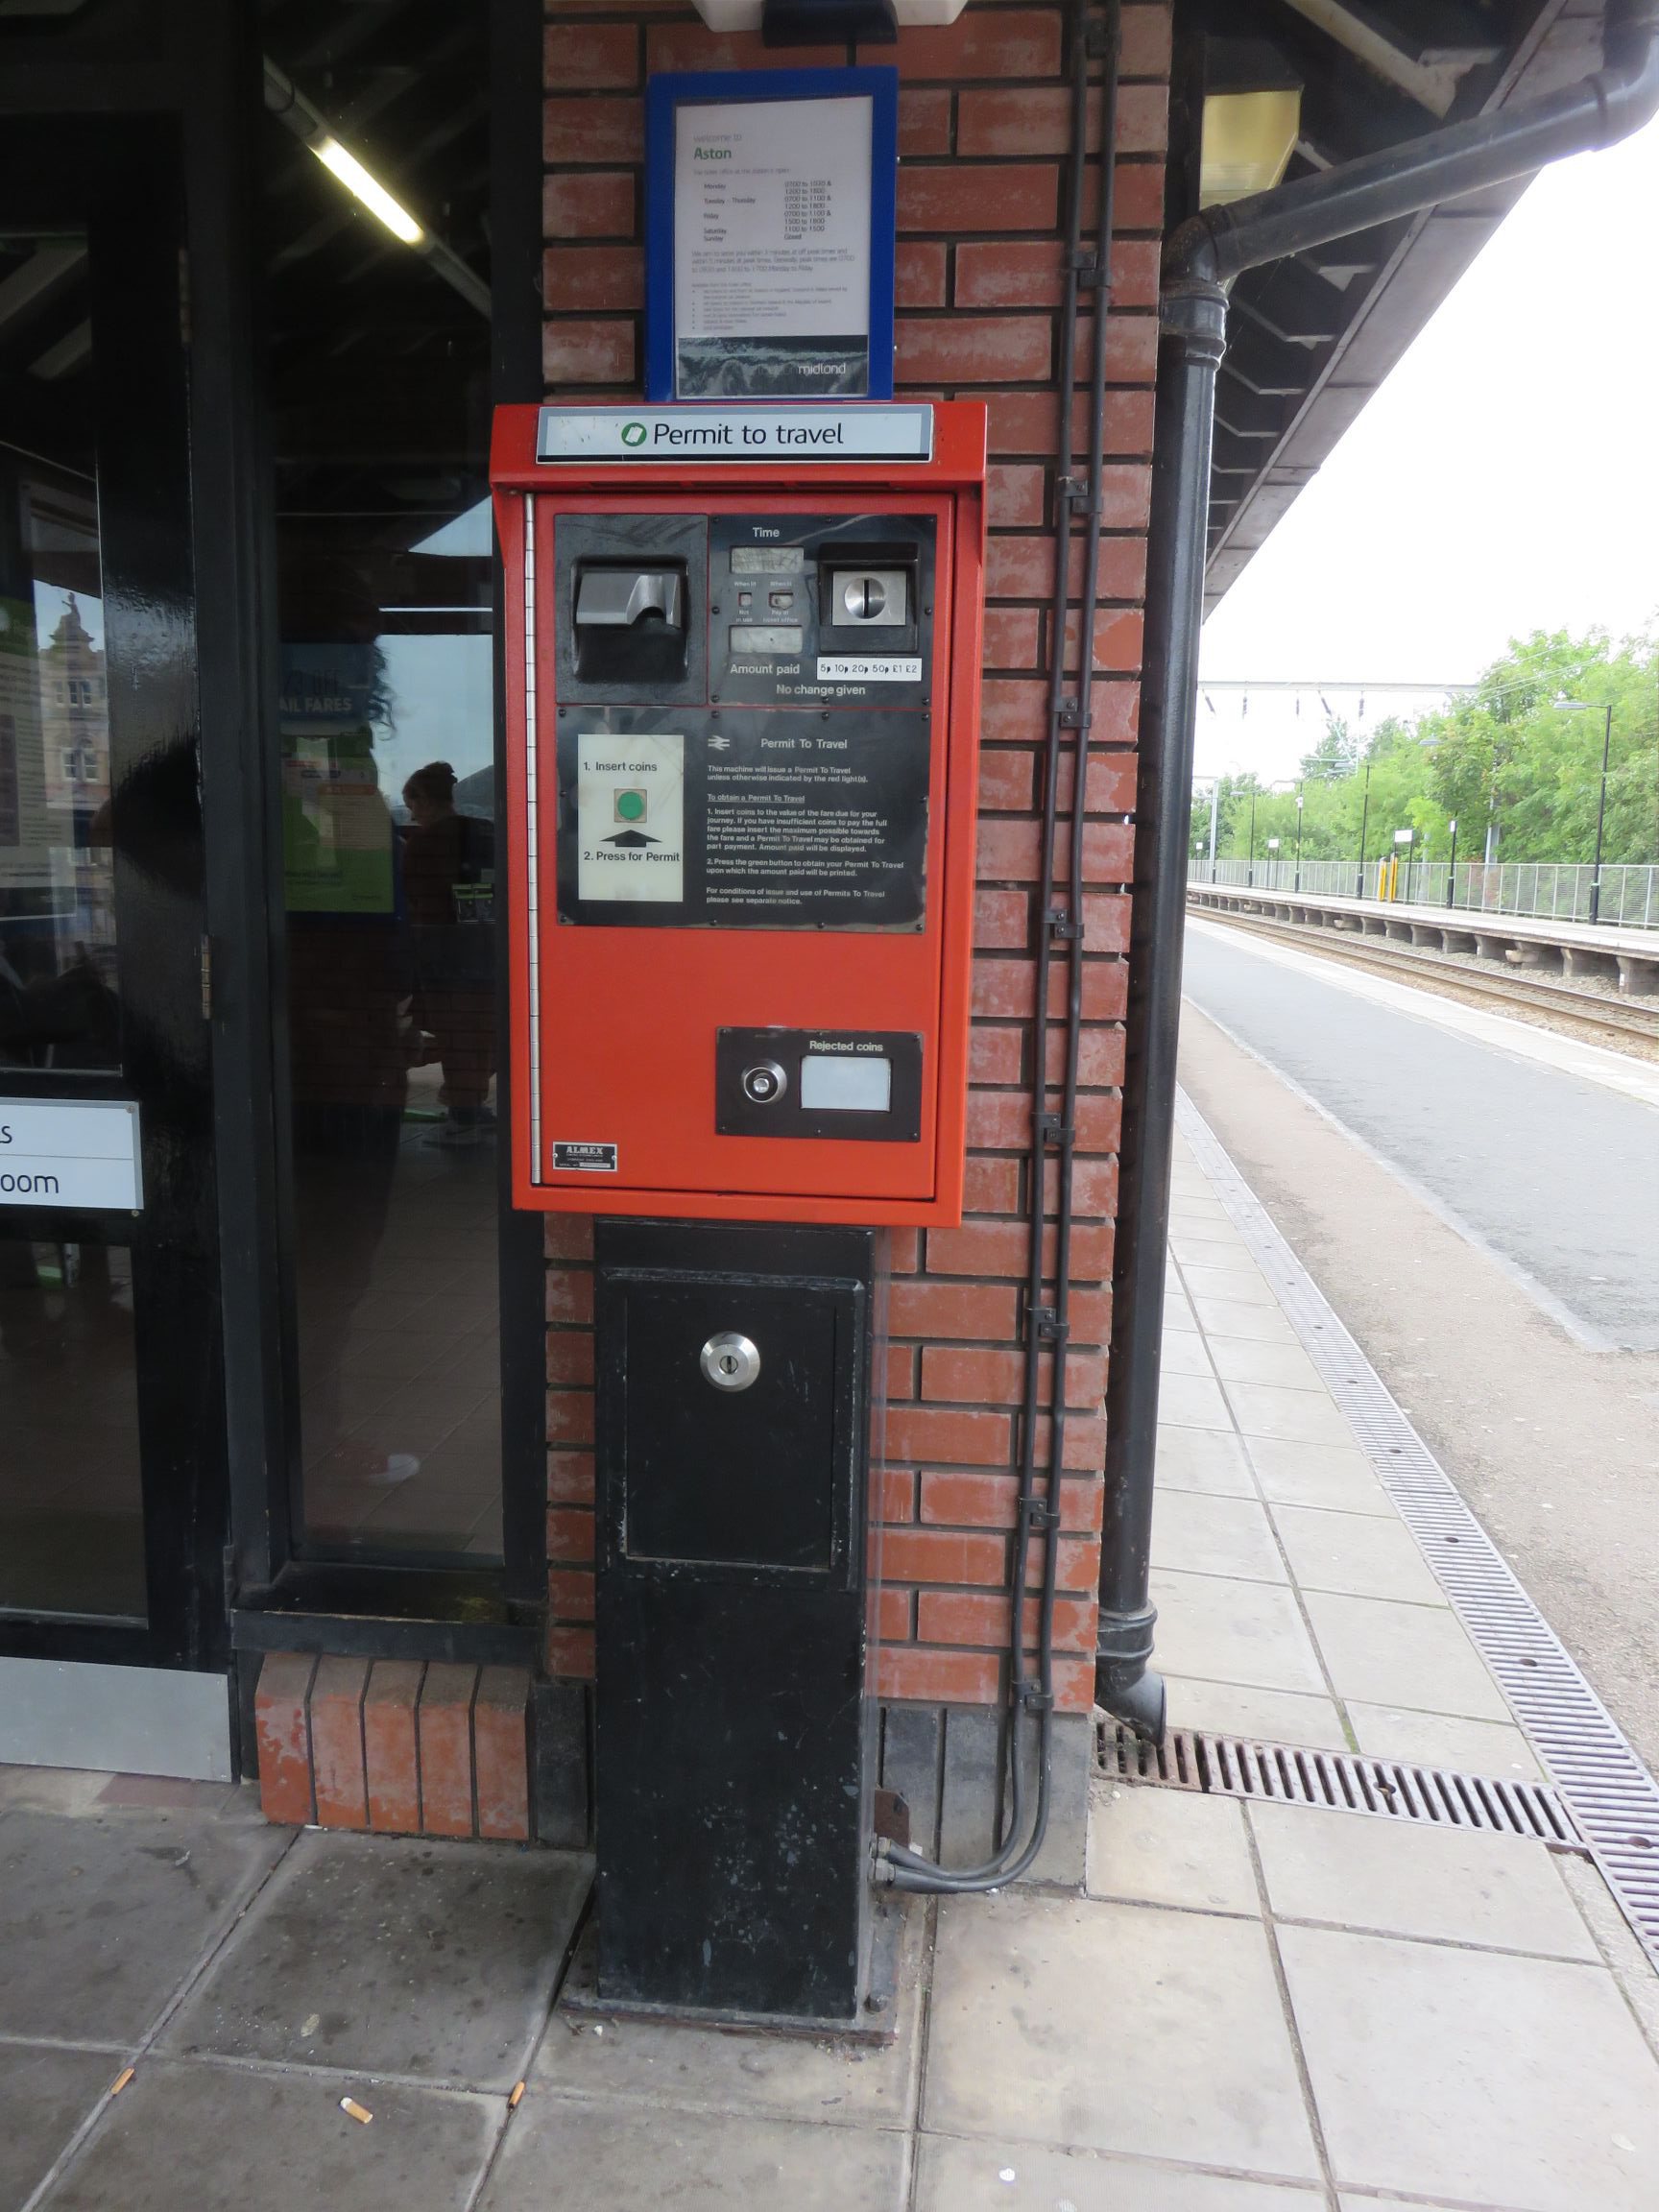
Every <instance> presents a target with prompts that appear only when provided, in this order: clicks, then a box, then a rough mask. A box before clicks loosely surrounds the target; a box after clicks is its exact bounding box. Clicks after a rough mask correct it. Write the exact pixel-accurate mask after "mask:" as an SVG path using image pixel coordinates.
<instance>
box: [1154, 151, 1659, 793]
mask: <svg viewBox="0 0 1659 2212" xmlns="http://www.w3.org/2000/svg"><path fill="white" fill-rule="evenodd" d="M1655 209H1659V124H1653V125H1650V126H1649V127H1648V128H1647V130H1646V131H1644V132H1641V133H1640V134H1639V135H1638V136H1636V137H1634V138H1631V139H1629V140H1627V141H1626V142H1625V143H1624V144H1623V145H1622V146H1616V147H1613V148H1611V149H1609V150H1608V151H1607V152H1606V153H1602V154H1585V155H1580V156H1577V157H1575V159H1573V160H1571V161H1561V162H1557V163H1555V164H1554V165H1553V166H1552V167H1551V168H1549V169H1547V170H1545V171H1544V172H1543V174H1542V175H1541V176H1540V177H1539V178H1538V179H1537V180H1535V181H1534V182H1533V183H1532V184H1531V185H1530V186H1529V188H1528V189H1527V192H1526V194H1525V195H1524V197H1523V198H1522V200H1521V201H1520V203H1519V204H1518V205H1517V206H1516V207H1515V209H1514V211H1513V212H1512V213H1511V214H1510V216H1509V217H1508V219H1507V221H1506V222H1504V223H1503V225H1502V226H1501V227H1500V228H1499V229H1498V231H1497V232H1496V234H1495V235H1494V237H1493V238H1492V240H1491V242H1490V244H1489V245H1488V246H1487V247H1486V249H1485V251H1484V252H1482V253H1481V254H1480V255H1479V258H1478V259H1477V260H1476V262H1475V263H1474V265H1473V266H1472V267H1471V268H1470V270H1469V271H1468V273H1467V274H1466V275H1465V276H1464V277H1463V279H1462V281H1461V282H1460V283H1459V284H1458V285H1457V286H1456V287H1455V290H1454V291H1453V292H1452V293H1450V294H1449V295H1448V297H1447V299H1446V300H1445V301H1443V302H1442V304H1441V306H1440V308H1439V310H1438V311H1437V312H1436V314H1435V315H1434V317H1433V319H1432V320H1431V322H1430V324H1429V325H1428V326H1427V328H1426V329H1425V330H1424V331H1423V332H1422V334H1421V336H1420V337H1419V338H1418V340H1417V342H1416V344H1415V345H1414V346H1413V347H1412V348H1411V349H1410V350H1409V352H1407V354H1406V356H1405V358H1404V359H1403V360H1402V361H1401V362H1400V364H1399V366H1398V367H1397V368H1396V369H1395V370H1394V372H1393V373H1392V375H1390V377H1389V378H1388V380H1387V382H1386V383H1385V384H1384V385H1383V388H1382V390H1381V391H1380V392H1378V393H1377V395H1376V397H1374V398H1373V399H1372V401H1371V403H1370V405H1369V406H1368V407H1367V408H1366V409H1365V412H1364V413H1363V414H1362V415H1361V416H1360V417H1359V419H1358V422H1356V424H1355V425H1354V427H1353V429H1351V430H1350V431H1349V433H1348V435H1347V437H1346V438H1345V439H1344V440H1343V441H1342V443H1341V445H1339V446H1338V447H1337V448H1336V450H1335V452H1334V454H1333V455H1332V457H1331V458H1330V460H1329V461H1327V462H1326V464H1325V467H1324V468H1323V469H1321V471H1320V472H1319V474H1318V475H1317V476H1316V477H1315V478H1314V480H1313V482H1312V483H1311V484H1310V486H1309V487H1308V489H1307V491H1305V492H1304V493H1303V494H1302V496H1301V497H1300V499H1298V500H1297V502H1296V504H1295V506H1294V507H1292V508H1291V510H1290V512H1289V514H1288V515H1287V516H1286V518H1285V519H1284V521H1283V522H1281V523H1280V525H1279V527H1278V529H1277V530H1276V531H1275V532H1274V534H1273V536H1272V537H1271V538H1270V539H1269V540H1268V541H1267V543H1266V545H1265V546H1264V547H1263V548H1262V551H1261V552H1260V553H1258V554H1257V556H1256V558H1255V559H1254V560H1253V561H1252V562H1251V564H1250V565H1249V566H1248V567H1247V568H1246V569H1245V571H1244V573H1243V575H1242V576H1241V577H1240V578H1239V579H1238V583H1236V584H1235V585H1234V586H1233V588H1232V589H1231V590H1230V591H1229V592H1228V594H1227V596H1226V598H1225V599H1224V600H1223V601H1222V602H1221V605H1220V606H1219V607H1218V608H1217V609H1216V611H1215V613H1214V614H1213V615H1212V616H1211V618H1210V621H1209V623H1208V624H1207V625H1206V628H1205V632H1204V653H1203V661H1202V667H1203V673H1204V675H1205V676H1207V677H1210V678H1213V679H1228V678H1234V679H1238V678H1244V679H1249V678H1254V679H1257V680H1261V679H1262V678H1268V677H1274V678H1282V679H1295V680H1298V681H1300V680H1303V679H1307V678H1313V677H1322V678H1334V679H1341V678H1354V679H1359V678H1365V679H1369V680H1370V689H1369V692H1368V696H1367V699H1366V708H1365V714H1364V718H1363V719H1364V726H1366V727H1374V726H1375V724H1376V722H1377V721H1378V719H1379V718H1380V717H1381V716H1382V715H1383V714H1385V713H1387V712H1389V711H1391V710H1398V709H1400V708H1401V707H1402V706H1403V705H1409V704H1423V702H1420V701H1419V702H1407V701H1404V700H1402V699H1401V698H1400V697H1396V698H1394V699H1392V700H1390V699H1389V698H1387V697H1386V696H1385V695H1380V694H1379V692H1378V690H1377V683H1378V680H1379V679H1386V678H1392V679H1394V680H1395V681H1397V682H1399V681H1415V682H1422V683H1442V682H1452V681H1467V680H1469V679H1471V678H1473V677H1475V676H1477V675H1479V672H1480V670H1481V669H1482V668H1483V667H1484V666H1485V665H1486V664H1487V663H1488V662H1489V661H1494V660H1496V659H1497V658H1498V656H1499V655H1500V654H1501V653H1502V652H1503V648H1504V646H1505V644H1506V643H1507V642H1508V640H1509V638H1510V637H1516V636H1524V635H1525V634H1526V633H1527V631H1529V630H1533V629H1561V628H1567V629H1572V630H1583V629H1587V628H1588V627H1589V626H1590V625H1591V624H1593V623H1600V624H1601V625H1603V626H1604V627H1605V628H1607V629H1608V630H1610V631H1612V632H1613V633H1614V635H1615V636H1618V635H1620V634H1622V633H1623V632H1626V631H1630V630H1635V629H1639V628H1640V627H1642V626H1643V625H1644V624H1645V623H1646V622H1647V620H1648V619H1649V618H1650V617H1651V616H1652V615H1653V614H1654V613H1655V612H1656V611H1659V524H1656V521H1655V517H1656V516H1659V367H1656V366H1655V362H1656V360H1659V286H1656V284H1655V281H1654V279H1655V276H1656V274H1659V257H1656V255H1655V252H1654V248H1653V219H1654V211H1655ZM1212 696H1213V701H1214V703H1213V705H1211V704H1207V703H1206V702H1205V701H1204V700H1203V699H1202V698H1201V701H1200V705H1199V710H1198V759H1197V767H1198V771H1199V773H1200V774H1215V773H1217V772H1220V771H1224V770H1226V769H1229V768H1233V767H1245V768H1254V769H1255V770H1256V771H1257V773H1258V774H1259V775H1261V776H1263V777H1267V778H1278V777H1284V776H1287V775H1289V774H1291V773H1292V772H1293V771H1294V769H1295V765H1296V761H1297V758H1298V757H1299V756H1300V755H1301V754H1302V753H1304V752H1306V751H1308V750H1309V749H1310V746H1311V745H1312V743H1313V742H1314V740H1315V739H1316V738H1317V736H1318V734H1319V732H1320V730H1321V728H1322V726H1323V720H1324V716H1323V713H1322V711H1321V710H1320V708H1319V703H1318V701H1317V700H1314V699H1304V701H1303V703H1302V711H1301V715H1300V717H1298V716H1296V715H1295V713H1294V711H1293V709H1292V708H1291V707H1290V706H1289V705H1288V704H1287V703H1283V702H1275V701H1274V700H1273V699H1272V697H1271V696H1270V695H1268V694H1264V693H1255V694H1252V695H1251V696H1250V698H1249V704H1248V709H1247V711H1243V712H1241V711H1240V703H1239V701H1238V698H1237V696H1234V695H1230V694H1226V693H1221V694H1214V695H1212ZM1327 697H1328V698H1329V700H1330V704H1331V706H1332V708H1333V709H1334V710H1335V711H1336V712H1338V713H1342V714H1345V715H1347V717H1348V718H1349V720H1350V723H1351V724H1356V723H1358V711H1357V709H1358V698H1357V695H1356V694H1355V693H1353V692H1348V693H1346V694H1343V695H1340V696H1333V695H1332V694H1330V693H1329V692H1328V693H1327Z"/></svg>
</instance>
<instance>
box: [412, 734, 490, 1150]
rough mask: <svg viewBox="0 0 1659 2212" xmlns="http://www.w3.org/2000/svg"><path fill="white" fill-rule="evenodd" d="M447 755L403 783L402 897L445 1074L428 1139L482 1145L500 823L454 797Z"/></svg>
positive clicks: (419, 992)
mask: <svg viewBox="0 0 1659 2212" xmlns="http://www.w3.org/2000/svg"><path fill="white" fill-rule="evenodd" d="M455 785H456V777H455V771H454V769H453V768H451V767H450V765H449V763H448V761H447V760H433V761H429V762H428V763H427V765H426V766H425V767H424V768H417V769H416V771H415V773H414V775H413V776H411V777H410V779H409V781H407V782H406V783H405V784H404V786H403V804H404V805H405V806H407V808H408V809H409V822H408V826H407V828H406V829H404V831H403V895H404V900H405V903H406V907H407V912H408V916H409V929H410V936H411V941H412V944H413V948H414V955H415V987H416V1001H415V1006H416V1019H417V1022H419V1024H420V1026H421V1028H422V1029H423V1030H425V1031H426V1032H427V1033H428V1034H429V1035H430V1036H431V1037H432V1039H433V1041H434V1045H435V1046H436V1051H437V1057H438V1059H439V1061H440V1062H441V1064H442V1067H443V1072H444V1088H443V1092H442V1098H443V1104H444V1110H445V1111H444V1122H443V1126H442V1127H441V1128H440V1129H439V1130H438V1132H437V1134H436V1136H435V1137H434V1138H433V1139H432V1142H434V1143H436V1144H442V1145H445V1146H450V1147H454V1148H457V1149H464V1148H466V1147H468V1146H470V1145H475V1144H478V1143H481V1142H483V1141H484V1139H485V1138H486V1137H487V1136H488V1135H489V1134H490V1132H491V1129H492V1127H493V1115H492V1114H491V1111H490V1106H489V1094H490V1082H491V1078H492V1076H493V1074H494V1072H495V924H494V903H493V902H494V882H495V831H494V826H493V823H490V822H487V821H483V820H481V819H480V818H479V817H478V816H477V815H475V814H463V813H461V812H459V811H458V809H457V807H456V805H455Z"/></svg>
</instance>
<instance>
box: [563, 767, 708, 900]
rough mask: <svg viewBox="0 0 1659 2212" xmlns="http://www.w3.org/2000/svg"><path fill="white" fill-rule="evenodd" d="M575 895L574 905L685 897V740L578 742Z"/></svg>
mask: <svg viewBox="0 0 1659 2212" xmlns="http://www.w3.org/2000/svg"><path fill="white" fill-rule="evenodd" d="M577 748H578V757H577V767H576V839H577V861H576V890H577V897H578V898H580V899H584V900H587V899H602V900H617V901H635V900H650V901H653V902H657V903H659V904H669V905H673V904H678V903H679V902H680V901H681V900H683V899H684V898H685V738H684V737H683V736H649V737H613V736H611V735H608V734H606V733H603V732H599V733H594V734H592V735H590V736H585V737H579V738H578V739H577Z"/></svg>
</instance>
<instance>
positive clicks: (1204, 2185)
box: [916, 2135, 1376, 2212]
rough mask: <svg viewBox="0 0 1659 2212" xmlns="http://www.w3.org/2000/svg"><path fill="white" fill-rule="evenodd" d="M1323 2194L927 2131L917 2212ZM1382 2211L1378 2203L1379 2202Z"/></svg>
mask: <svg viewBox="0 0 1659 2212" xmlns="http://www.w3.org/2000/svg"><path fill="white" fill-rule="evenodd" d="M1324 2202H1325V2199H1324V2195H1323V2193H1322V2192H1317V2191H1310V2190H1309V2189H1299V2188H1297V2187H1295V2186H1294V2185H1293V2184H1288V2183H1286V2184H1280V2183H1276V2182H1272V2181H1246V2180H1242V2179H1240V2178H1239V2176H1237V2175H1233V2174H1195V2173H1192V2172H1191V2171H1188V2172H1186V2173H1177V2172H1175V2171H1174V2170H1173V2169H1172V2168H1170V2167H1167V2166H1149V2165H1147V2164H1146V2163H1145V2162H1144V2161H1143V2160H1142V2159H1138V2158H1109V2157H1101V2156H1100V2155H1099V2154H1098V2153H1097V2152H1090V2151H1043V2150H1038V2149H1035V2148H1034V2147H1033V2146H1032V2145H1031V2144H1029V2143H1016V2142H1014V2141H1012V2140H1009V2141H1006V2142H1002V2143H997V2142H994V2141H993V2142H982V2143H974V2142H963V2141H962V2140H961V2139H960V2138H959V2137H956V2136H950V2135H924V2136H923V2138H922V2140H921V2143H920V2145H919V2146H918V2157H917V2181H916V2212H1055V2207H1056V2206H1069V2207H1070V2212H1131V2208H1133V2212H1322V2208H1323V2206H1324ZM1372 2212H1376V2207H1375V2206H1373V2207H1372Z"/></svg>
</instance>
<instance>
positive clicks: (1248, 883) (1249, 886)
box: [1244, 791, 1256, 891]
mask: <svg viewBox="0 0 1659 2212" xmlns="http://www.w3.org/2000/svg"><path fill="white" fill-rule="evenodd" d="M1244 887H1245V889H1246V890H1248V891H1253V890H1254V889H1255V888H1256V794H1255V792H1254V791H1252V792H1251V794H1250V866H1249V870H1248V873H1247V874H1246V876H1245V878H1244Z"/></svg>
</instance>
